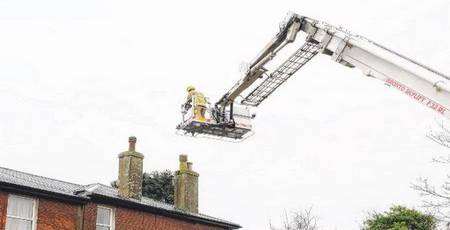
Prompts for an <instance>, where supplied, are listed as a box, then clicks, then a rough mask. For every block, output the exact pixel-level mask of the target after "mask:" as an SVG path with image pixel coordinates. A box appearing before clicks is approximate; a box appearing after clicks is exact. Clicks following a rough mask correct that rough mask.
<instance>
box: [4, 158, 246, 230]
mask: <svg viewBox="0 0 450 230" xmlns="http://www.w3.org/2000/svg"><path fill="white" fill-rule="evenodd" d="M0 188H6V189H9V190H14V191H19V192H22V193H29V194H30V195H38V196H46V197H51V198H57V199H64V200H67V201H72V202H87V201H89V200H93V201H104V202H109V203H112V204H115V205H119V206H127V207H131V208H136V209H140V210H145V211H148V212H153V213H157V214H161V215H166V216H170V217H174V218H179V219H185V220H190V221H195V222H200V223H205V224H210V225H216V226H221V227H226V228H228V229H237V228H240V227H241V226H239V225H238V224H235V223H232V222H229V221H226V220H222V219H219V218H215V217H211V216H207V215H204V214H200V213H191V212H186V211H183V210H179V209H176V208H175V207H174V206H173V205H171V204H167V203H164V202H160V201H156V200H153V199H150V198H147V197H142V198H141V199H140V200H137V199H127V198H123V197H120V196H119V195H118V191H117V189H116V188H113V187H111V186H107V185H103V184H99V183H95V184H89V185H79V184H74V183H69V182H65V181H60V180H56V179H51V178H47V177H42V176H37V175H33V174H29V173H25V172H21V171H17V170H13V169H8V168H3V167H0Z"/></svg>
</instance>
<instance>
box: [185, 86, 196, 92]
mask: <svg viewBox="0 0 450 230" xmlns="http://www.w3.org/2000/svg"><path fill="white" fill-rule="evenodd" d="M191 90H195V87H194V86H192V85H190V86H188V87H187V88H186V91H188V92H190V91H191Z"/></svg>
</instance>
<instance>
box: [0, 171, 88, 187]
mask: <svg viewBox="0 0 450 230" xmlns="http://www.w3.org/2000/svg"><path fill="white" fill-rule="evenodd" d="M0 169H5V170H9V171H14V172H18V173H23V174H27V175H29V176H34V177H39V178H44V179H48V180H53V181H58V182H61V183H66V184H71V185H76V186H80V187H81V186H83V185H81V184H75V183H72V182H67V181H63V180H59V179H54V178H50V177H45V176H39V175H36V174H32V173H28V172H24V171H19V170H15V169H10V168H6V167H2V166H0Z"/></svg>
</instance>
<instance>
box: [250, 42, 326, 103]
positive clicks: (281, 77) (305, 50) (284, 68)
mask: <svg viewBox="0 0 450 230" xmlns="http://www.w3.org/2000/svg"><path fill="white" fill-rule="evenodd" d="M320 48H321V47H320V45H319V44H317V43H313V42H305V43H304V44H303V46H302V47H300V49H298V50H297V51H296V52H295V53H294V54H293V55H291V56H290V57H289V59H287V60H286V61H285V62H284V63H283V64H281V65H280V66H279V67H278V68H277V69H276V70H275V71H273V72H272V73H271V74H270V75H268V77H267V78H266V79H265V80H264V81H263V82H262V83H261V84H260V85H259V86H257V87H256V88H255V89H254V90H253V91H252V92H251V93H249V94H248V95H247V96H246V97H245V98H244V99H243V100H242V102H241V103H242V104H245V105H250V106H258V105H259V104H261V102H262V101H264V100H265V99H266V98H267V97H268V96H270V94H272V93H273V92H274V91H275V90H276V89H277V88H278V87H279V86H280V85H281V84H283V83H284V82H286V80H287V79H289V78H290V77H291V76H292V75H294V74H295V73H296V72H297V71H298V70H299V69H300V68H302V67H303V66H304V65H305V64H306V63H308V62H309V61H310V60H311V59H312V58H313V57H314V56H315V55H316V54H317V53H318V52H319V50H320Z"/></svg>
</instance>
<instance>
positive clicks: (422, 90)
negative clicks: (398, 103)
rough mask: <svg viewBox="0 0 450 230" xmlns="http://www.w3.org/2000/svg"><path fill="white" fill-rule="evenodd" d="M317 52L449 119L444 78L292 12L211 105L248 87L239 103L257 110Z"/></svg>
mask: <svg viewBox="0 0 450 230" xmlns="http://www.w3.org/2000/svg"><path fill="white" fill-rule="evenodd" d="M299 32H304V33H306V35H307V38H306V41H305V43H304V45H303V46H301V47H300V48H299V49H298V50H297V51H296V52H295V53H294V54H292V55H291V56H290V57H289V58H288V60H286V61H285V62H283V63H282V64H281V65H280V66H279V67H278V68H276V69H275V70H274V71H268V70H267V68H266V65H267V64H268V63H269V62H270V61H271V60H272V59H273V58H274V57H275V56H276V55H277V53H278V52H279V51H280V50H281V49H283V48H284V47H285V46H286V45H288V44H289V43H292V42H293V41H295V39H296V37H297V34H298V33H299ZM319 53H320V54H326V55H329V56H331V59H332V60H333V61H335V62H338V63H340V64H343V65H345V66H347V67H352V68H353V67H356V68H358V69H360V70H361V71H362V72H363V73H364V74H365V75H366V76H369V77H373V78H377V79H379V80H381V81H383V82H385V83H386V84H388V85H390V86H393V87H394V88H396V89H398V90H400V91H402V92H403V93H405V94H406V95H408V96H409V97H411V98H412V99H414V100H415V101H417V102H419V103H421V104H423V105H425V106H427V107H429V108H431V109H433V110H435V111H436V112H438V113H439V114H442V115H443V116H444V117H446V118H448V119H450V111H449V109H450V77H448V76H446V75H444V74H443V73H440V72H438V71H436V70H433V69H431V68H430V67H427V66H425V65H423V64H420V63H418V62H416V61H414V60H412V59H410V58H407V57H405V56H403V55H400V54H398V53H396V52H395V51H392V50H390V49H388V48H386V47H383V46H381V45H380V44H377V43H375V42H373V41H370V40H368V39H366V38H364V37H362V36H359V35H356V34H353V33H351V32H349V31H347V30H345V29H342V28H338V27H334V26H331V25H329V24H327V23H324V22H320V21H317V20H314V19H311V18H308V17H304V16H299V15H297V14H294V15H292V16H291V17H290V18H289V20H287V21H286V23H285V24H284V25H283V26H282V27H281V28H280V32H279V33H278V34H277V35H276V36H275V38H274V39H272V41H270V42H269V44H267V45H266V47H265V48H264V49H263V50H262V51H261V52H260V54H259V55H258V56H257V57H256V58H255V59H254V61H253V62H252V63H250V67H249V69H248V71H247V72H246V73H245V75H244V77H243V78H242V79H241V80H240V81H238V82H237V83H236V84H235V85H234V86H233V87H232V88H231V89H230V90H229V91H228V92H227V93H226V94H225V95H224V96H223V97H222V98H221V99H220V100H219V101H218V102H217V103H216V107H217V108H218V109H219V110H223V111H224V110H225V107H226V106H229V105H231V104H232V103H233V102H234V101H235V100H236V98H237V97H238V96H240V95H241V94H242V93H243V92H244V91H246V90H247V89H249V88H250V87H252V88H253V89H252V90H250V92H249V93H248V94H247V96H244V97H243V98H244V99H243V100H242V101H241V103H242V104H244V105H250V106H258V105H259V104H260V103H261V102H262V101H264V100H265V99H266V98H267V97H268V96H270V95H271V94H272V93H273V92H274V91H275V90H276V89H277V88H278V87H279V86H280V85H281V84H283V83H284V82H286V80H287V79H289V77H291V76H292V75H293V74H295V73H296V72H297V71H298V70H299V69H300V68H301V67H303V66H304V65H305V64H306V63H307V62H308V61H310V60H311V59H312V58H313V57H314V56H315V55H316V54H319Z"/></svg>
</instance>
